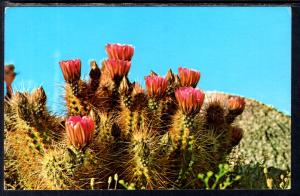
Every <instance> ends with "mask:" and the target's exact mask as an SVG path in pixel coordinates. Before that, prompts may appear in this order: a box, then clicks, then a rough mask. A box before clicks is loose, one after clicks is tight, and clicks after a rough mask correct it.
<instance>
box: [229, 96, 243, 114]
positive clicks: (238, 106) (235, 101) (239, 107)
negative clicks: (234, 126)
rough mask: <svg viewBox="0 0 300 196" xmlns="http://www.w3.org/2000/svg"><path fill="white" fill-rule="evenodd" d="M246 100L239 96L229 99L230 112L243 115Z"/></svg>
mask: <svg viewBox="0 0 300 196" xmlns="http://www.w3.org/2000/svg"><path fill="white" fill-rule="evenodd" d="M245 105H246V102H245V99H244V98H242V97H239V96H232V97H230V98H229V99H228V102H227V106H228V109H229V110H230V111H234V112H236V113H237V114H241V113H243V111H244V109H245Z"/></svg>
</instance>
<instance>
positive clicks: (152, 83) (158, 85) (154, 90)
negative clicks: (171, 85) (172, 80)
mask: <svg viewBox="0 0 300 196" xmlns="http://www.w3.org/2000/svg"><path fill="white" fill-rule="evenodd" d="M145 80H146V89H147V93H148V95H149V97H151V98H154V97H156V98H160V97H162V96H164V94H165V93H166V90H167V87H168V80H166V79H165V78H164V77H160V76H155V75H153V76H146V77H145Z"/></svg>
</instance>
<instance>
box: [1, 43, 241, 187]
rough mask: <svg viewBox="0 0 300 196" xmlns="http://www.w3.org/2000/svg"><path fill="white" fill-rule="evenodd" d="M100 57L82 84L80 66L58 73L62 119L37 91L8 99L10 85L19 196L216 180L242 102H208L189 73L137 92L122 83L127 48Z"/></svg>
mask: <svg viewBox="0 0 300 196" xmlns="http://www.w3.org/2000/svg"><path fill="white" fill-rule="evenodd" d="M105 49H106V52H107V54H108V58H107V59H106V60H104V61H103V62H102V66H101V68H100V67H98V65H97V63H96V62H95V61H92V62H91V63H90V67H91V69H90V73H89V76H90V77H89V80H88V81H85V80H82V79H81V61H80V60H79V59H75V60H67V61H61V62H60V63H59V65H60V67H61V70H62V73H63V76H64V79H65V82H66V85H65V103H66V108H67V112H66V113H67V114H66V116H65V117H60V116H56V115H54V114H53V113H51V112H50V111H49V110H48V109H47V107H46V94H45V91H44V90H43V88H42V87H40V88H37V89H36V90H34V91H33V92H32V93H29V92H16V93H14V94H13V92H12V89H11V86H10V85H9V89H10V91H8V92H9V93H10V94H9V96H7V98H6V99H5V129H6V132H5V148H6V149H7V151H8V150H9V151H10V152H12V153H13V155H14V156H11V159H14V163H15V166H14V167H15V168H16V170H17V171H18V178H19V179H18V182H19V183H21V184H22V187H24V189H91V187H92V188H93V189H106V188H107V187H108V182H107V179H109V177H110V176H114V175H116V174H117V176H118V178H119V179H122V181H125V182H128V183H133V184H134V185H135V187H136V188H139V189H190V188H199V187H203V184H201V183H202V182H199V181H197V180H195V179H196V178H197V175H198V173H205V172H207V171H210V170H211V171H215V170H216V169H217V167H218V165H219V164H220V163H222V162H223V161H224V159H225V157H226V155H227V154H228V153H230V151H231V149H232V148H233V147H234V146H235V145H237V144H238V143H239V141H240V140H241V138H242V136H243V130H242V129H240V128H238V127H236V126H235V125H234V119H235V118H236V117H237V116H238V115H240V114H241V113H242V112H243V110H244V107H245V101H244V99H243V98H241V97H236V96H233V97H230V98H229V99H223V98H221V97H218V96H216V97H211V98H208V97H206V96H205V92H204V91H202V90H200V89H197V88H196V86H197V84H198V82H199V80H200V72H199V71H196V70H192V69H188V68H179V69H178V74H174V73H173V72H172V70H169V71H168V72H167V74H166V76H159V75H157V74H156V73H155V72H153V71H151V73H150V74H149V75H148V76H146V77H145V83H146V85H145V89H143V87H142V86H141V85H140V84H138V83H137V82H132V81H130V80H129V78H128V77H127V75H128V72H129V70H130V68H131V63H132V62H131V59H132V56H133V54H134V48H133V46H131V45H121V44H107V45H106V47H105ZM9 82H10V83H9ZM11 82H12V81H11V80H10V81H9V80H8V79H7V81H6V83H7V84H11ZM91 182H92V186H91ZM118 188H122V186H120V185H118Z"/></svg>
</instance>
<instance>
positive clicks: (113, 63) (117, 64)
mask: <svg viewBox="0 0 300 196" xmlns="http://www.w3.org/2000/svg"><path fill="white" fill-rule="evenodd" d="M103 63H104V65H105V67H106V69H107V70H108V72H109V74H110V77H111V79H115V78H119V79H122V78H123V77H124V76H127V74H128V72H129V69H130V67H131V62H130V61H122V60H110V59H108V60H105V61H103Z"/></svg>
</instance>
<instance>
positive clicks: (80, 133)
mask: <svg viewBox="0 0 300 196" xmlns="http://www.w3.org/2000/svg"><path fill="white" fill-rule="evenodd" d="M94 130H95V125H94V121H93V120H92V119H91V118H90V117H87V116H84V117H82V118H81V117H80V116H71V117H70V118H68V119H67V121H66V131H67V138H68V140H69V142H70V144H72V145H73V146H74V147H76V148H81V147H83V146H84V145H86V144H87V143H89V142H90V141H91V139H92V136H93V133H94Z"/></svg>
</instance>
